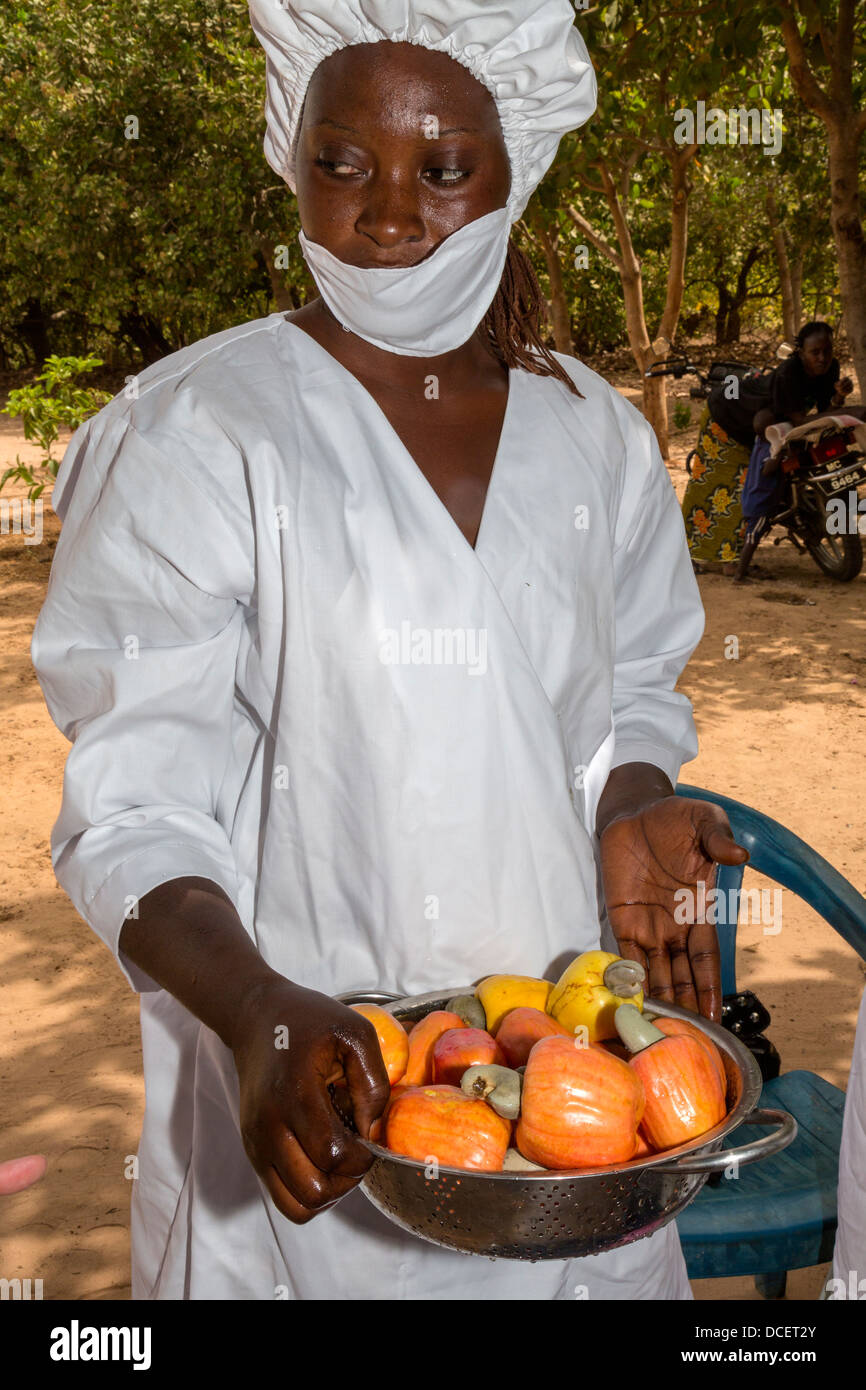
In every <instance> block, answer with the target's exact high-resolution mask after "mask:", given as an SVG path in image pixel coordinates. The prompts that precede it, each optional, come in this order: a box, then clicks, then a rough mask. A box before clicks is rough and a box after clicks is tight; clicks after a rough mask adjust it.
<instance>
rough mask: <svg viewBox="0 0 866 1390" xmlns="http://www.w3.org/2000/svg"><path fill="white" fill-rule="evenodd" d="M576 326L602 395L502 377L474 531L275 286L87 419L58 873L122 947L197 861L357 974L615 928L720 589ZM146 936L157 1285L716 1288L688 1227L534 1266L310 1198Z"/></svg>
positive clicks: (69, 489)
mask: <svg viewBox="0 0 866 1390" xmlns="http://www.w3.org/2000/svg"><path fill="white" fill-rule="evenodd" d="M560 361H561V362H562V364H563V365H564V366H565V368H566V369H567V370H568V371H569V372H570V373H571V374H572V376H573V378H574V379H575V381H576V382H577V384H578V386H579V388H580V390H581V391H582V392H583V394H584V396H585V398H586V399H585V400H579V399H577V398H576V397H574V396H572V395H571V394H570V393H569V392H568V391H566V389H565V388H564V387H563V386H562V385H561V384H560V383H559V382H557V381H555V380H553V379H549V378H542V377H536V376H531V375H530V374H528V373H526V372H523V371H520V370H514V371H512V372H511V374H510V387H509V397H508V404H507V411H506V418H505V422H504V425H503V430H502V437H501V442H500V445H499V450H498V453H497V457H496V463H495V467H494V470H493V475H492V478H491V482H490V487H489V491H488V495H487V501H486V505H485V508H484V513H483V518H482V523H481V529H480V533H479V536H478V543H477V546H476V548H475V550H473V548H472V547H471V545H469V543H468V542H467V541H466V539H465V537H464V536H463V534H462V533H461V531H460V530H459V528H458V526H457V524H456V522H455V521H454V520H453V519H452V517H451V516H450V514H449V513H448V511H447V509H446V508H445V506H444V505H443V503H442V502H441V501H440V500H439V498H438V497H437V495H436V493H435V492H434V490H433V489H432V488H431V486H430V484H429V483H428V482H427V480H426V479H425V477H424V475H423V474H422V473H421V471H420V469H419V468H418V467H417V466H416V464H415V463H414V461H413V460H412V458H411V456H410V454H409V453H408V452H407V450H406V448H405V447H404V445H403V444H402V443H401V441H400V439H399V438H398V436H397V434H396V433H395V431H394V430H393V428H392V427H391V425H390V424H389V423H388V421H387V419H386V417H385V415H384V414H383V412H382V410H381V409H380V407H379V406H378V405H377V404H376V402H375V401H374V400H373V398H372V397H371V395H370V394H369V393H368V392H367V391H366V389H365V388H364V387H363V386H362V385H361V384H360V383H359V382H358V381H357V380H356V378H355V377H353V376H352V375H351V373H349V372H348V371H347V370H346V369H345V368H344V367H342V366H341V365H340V364H339V363H338V362H337V361H336V360H335V359H334V358H333V357H332V356H331V355H330V354H329V353H328V352H327V351H326V350H325V349H324V348H322V347H321V346H320V345H319V344H318V343H316V342H315V341H314V339H312V338H311V337H310V336H309V335H308V334H307V333H305V332H304V331H303V330H302V329H301V328H299V327H297V326H296V325H294V324H292V323H290V322H288V321H287V320H286V319H285V318H284V317H283V316H282V315H280V314H273V315H270V316H269V317H267V318H264V319H261V320H257V321H255V322H252V323H247V324H243V325H241V326H239V327H237V328H233V329H231V330H229V331H227V332H225V333H221V334H217V335H216V336H214V337H211V338H208V339H206V340H204V341H202V342H199V343H195V344H193V345H192V346H191V347H189V348H185V349H184V350H182V351H181V352H178V353H175V354H174V355H172V356H171V357H168V358H166V359H164V360H163V361H161V362H159V363H157V364H156V365H155V366H153V367H150V368H148V370H147V371H145V372H143V373H142V374H141V376H140V377H139V379H138V395H137V397H136V398H135V399H126V398H125V397H124V394H121V395H120V396H118V397H116V398H115V399H114V400H113V401H112V402H111V403H110V404H109V405H107V406H106V407H105V408H104V409H103V410H102V411H100V413H99V414H98V415H97V416H95V417H94V418H93V419H92V420H90V421H88V422H87V424H86V425H84V426H83V427H82V428H81V429H80V430H79V431H78V432H77V433H76V434H75V436H74V437H73V439H72V441H71V442H70V445H69V447H68V449H67V452H66V455H65V457H64V460H63V464H62V467H61V470H60V473H59V476H58V479H57V485H56V487H55V492H54V498H53V502H54V506H55V509H56V510H57V511H58V513H59V515H60V516H61V517H62V518H63V521H64V525H63V530H62V534H61V538H60V541H59V543H58V546H57V551H56V556H55V560H54V564H53V567H52V572H51V579H50V585H49V589H48V594H47V598H46V601H45V605H44V607H43V609H42V612H41V614H40V616H39V620H38V623H37V626H36V631H35V634H34V639H33V659H34V664H35V666H36V670H37V673H38V675H39V679H40V683H41V685H42V689H43V691H44V694H45V697H46V700H47V702H48V706H49V709H50V711H51V714H52V717H53V718H54V720H55V721H56V723H57V725H58V727H59V728H60V729H61V730H62V731H63V733H64V734H65V735H66V737H68V738H69V739H70V740H72V741H73V747H72V749H71V751H70V754H69V758H68V761H67V765H66V774H65V781H64V792H63V804H62V807H61V811H60V815H59V819H58V821H57V824H56V826H55V828H54V832H53V837H52V850H53V858H54V865H55V871H56V874H57V878H58V881H59V882H60V884H61V885H62V887H63V888H64V889H65V890H66V892H67V893H68V894H69V896H70V898H71V899H72V901H73V903H74V904H75V906H76V908H77V909H78V911H79V912H80V914H81V915H82V917H84V918H85V920H86V921H87V922H88V923H89V924H90V925H91V926H92V927H93V929H94V930H95V931H96V932H97V933H98V934H99V935H100V936H101V937H102V938H103V940H104V941H105V942H106V943H107V944H108V945H109V946H110V947H111V949H112V950H113V951H114V952H115V953H117V952H118V938H119V935H120V931H121V927H122V925H123V921H124V917H125V914H127V913H128V912H129V910H130V906H131V904H133V903H134V901H135V899H136V898H138V897H141V896H142V895H143V894H145V893H147V892H148V891H149V890H150V889H152V888H154V887H156V886H157V885H158V884H160V883H162V882H164V881H166V880H168V879H171V878H176V877H179V876H184V875H201V876H204V877H206V878H209V879H211V880H212V881H214V882H215V883H217V884H219V885H220V886H221V887H222V888H223V889H224V890H225V892H226V893H227V894H228V895H229V896H230V897H231V899H232V900H233V901H234V903H235V905H236V907H237V910H238V912H239V914H240V917H241V920H242V921H243V923H244V925H245V927H246V929H247V930H248V931H249V933H250V935H251V936H252V938H253V939H254V941H255V942H256V945H257V947H258V949H259V951H260V952H261V954H262V956H263V957H264V958H265V959H266V960H267V961H268V963H269V964H270V965H271V966H272V967H273V968H275V969H276V970H278V971H280V972H281V973H283V974H284V975H286V976H287V977H288V978H290V979H292V980H295V981H297V982H299V983H301V984H304V985H307V986H309V987H312V988H315V989H319V990H322V991H324V992H326V993H329V994H338V993H342V992H343V991H346V990H351V989H363V988H370V987H378V988H380V989H386V990H393V991H395V992H397V993H399V994H401V995H402V994H413V993H419V992H426V991H428V990H431V989H437V988H444V989H446V990H447V989H450V988H451V987H452V986H454V987H460V986H465V985H467V984H468V983H469V982H470V981H474V980H477V979H478V978H479V977H481V976H483V975H485V974H489V973H492V972H497V971H512V970H513V971H515V972H519V973H521V974H527V975H544V974H547V975H549V976H550V975H552V977H553V978H556V972H557V971H558V970H559V968H560V967H561V966H562V965H563V964H564V963H565V962H566V961H567V960H569V959H571V957H572V956H573V955H575V954H576V953H578V952H579V951H581V950H585V949H588V948H590V947H593V946H596V945H597V944H598V942H599V932H600V918H599V896H598V888H597V869H596V856H595V853H594V843H593V830H592V828H593V826H594V819H595V811H596V806H597V803H598V798H599V796H600V794H601V791H602V790H603V788H604V785H605V782H606V780H607V777H608V773H609V772H610V769H611V767H612V766H616V765H619V764H622V763H626V762H632V761H643V762H650V763H654V764H655V765H656V766H658V767H660V768H662V769H663V770H664V772H665V773H666V774H667V775H668V777H670V778H671V780H672V781H676V778H677V775H678V772H679V769H680V765H681V763H682V762H683V761H685V760H688V759H689V758H692V757H694V756H695V753H696V751H697V740H696V737H695V730H694V724H693V719H692V712H691V707H690V705H689V703H688V701H687V699H686V698H685V697H684V696H683V695H680V694H678V693H676V692H675V691H674V688H673V687H674V684H675V682H676V680H677V678H678V676H679V674H680V672H681V670H682V668H683V666H684V665H685V663H686V661H687V660H688V657H689V655H690V654H691V652H692V651H693V649H694V647H695V646H696V644H697V642H698V641H699V639H700V636H701V632H702V630H703V621H704V618H703V609H702V607H701V603H700V598H699V595H698V591H697V586H696V584H695V580H694V577H693V574H692V568H691V564H690V561H689V556H688V551H687V547H686V541H685V535H684V530H683V523H682V518H681V513H680V509H679V506H678V505H677V501H676V497H675V494H674V491H673V488H672V487H671V484H670V481H669V479H668V477H667V474H666V472H665V468H664V465H663V463H662V461H661V458H660V455H659V453H658V449H657V446H656V443H655V436H654V435H653V433H652V431H651V430H650V428H649V426H648V425H647V424H646V422H645V421H644V419H643V417H642V416H641V415H640V413H639V412H638V411H637V410H636V409H634V408H633V407H632V406H631V405H629V404H628V403H627V402H626V401H624V400H623V398H622V397H621V396H620V395H619V394H618V393H617V392H616V391H615V390H614V389H613V388H612V387H610V386H608V385H607V384H606V383H605V382H604V381H602V380H601V378H600V377H598V376H596V375H595V374H594V373H593V372H591V371H589V370H588V368H586V367H584V366H583V365H581V364H580V363H578V362H576V361H574V360H573V359H571V358H568V357H561V358H560ZM430 394H431V396H432V394H433V393H432V391H431V393H430ZM418 409H419V411H421V410H423V411H426V412H429V417H430V428H431V430H435V428H436V411H437V402H436V400H435V399H427V398H426V397H425V399H424V400H422V401H419V406H418ZM605 925H606V923H605ZM607 930H608V931H609V927H607ZM119 962H120V965H121V968H122V969H123V970H124V972H125V974H126V976H127V978H128V979H129V981H130V983H131V985H132V986H133V988H135V989H136V990H138V991H141V992H142V993H141V1005H142V1008H141V1019H142V1036H143V1049H144V1072H145V1083H146V1113H145V1118H144V1128H143V1134H142V1140H141V1147H140V1152H139V1157H140V1167H139V1179H138V1181H137V1182H136V1184H135V1189H134V1195H133V1205H132V1236H133V1297H135V1298H196V1299H200V1298H223V1297H225V1298H232V1299H237V1298H243V1299H269V1298H274V1297H275V1296H277V1297H280V1296H286V1295H287V1296H289V1297H298V1298H313V1297H327V1298H338V1299H373V1298H378V1297H383V1298H390V1299H394V1298H407V1299H410V1298H417V1299H428V1298H429V1299H435V1298H455V1297H456V1298H476V1297H477V1298H481V1297H484V1298H490V1297H495V1298H511V1297H515V1298H516V1297H520V1298H537V1299H550V1298H573V1297H574V1296H575V1293H574V1290H575V1288H576V1287H579V1286H581V1285H586V1286H587V1287H588V1289H589V1296H590V1297H605V1298H623V1299H626V1298H635V1297H644V1298H687V1297H689V1296H690V1295H689V1289H688V1284H687V1281H686V1279H685V1267H684V1264H683V1261H682V1256H681V1254H680V1251H679V1245H678V1241H677V1238H676V1232H675V1228H674V1227H673V1226H669V1227H668V1228H666V1230H664V1231H661V1232H659V1233H657V1234H656V1235H654V1236H652V1237H650V1238H649V1239H645V1240H643V1241H640V1242H638V1243H637V1244H635V1245H632V1246H629V1247H627V1248H625V1249H624V1250H622V1251H618V1252H613V1253H612V1254H610V1255H605V1256H595V1257H593V1258H592V1259H589V1260H585V1261H580V1262H574V1261H572V1262H540V1263H539V1264H536V1265H529V1264H522V1263H518V1262H514V1261H507V1260H498V1261H496V1262H494V1263H491V1262H490V1261H487V1260H481V1259H476V1258H473V1257H469V1256H464V1255H461V1254H454V1253H451V1252H445V1251H443V1250H441V1249H438V1248H437V1247H434V1246H432V1245H429V1244H426V1243H424V1242H421V1241H418V1240H415V1239H414V1238H412V1237H410V1236H407V1235H404V1234H403V1233H401V1232H400V1231H399V1230H398V1229H397V1228H396V1227H395V1226H393V1225H391V1224H390V1223H389V1222H388V1221H387V1220H386V1219H385V1218H384V1217H382V1216H380V1214H379V1213H378V1212H376V1211H375V1210H374V1209H373V1208H372V1206H371V1205H370V1204H369V1203H368V1202H367V1200H366V1198H365V1197H364V1196H363V1194H362V1193H361V1192H359V1191H355V1192H353V1193H351V1194H350V1195H349V1196H348V1197H347V1198H346V1199H345V1200H344V1201H343V1202H341V1203H340V1204H339V1205H338V1206H337V1207H335V1208H334V1209H333V1210H332V1211H331V1212H328V1213H326V1214H324V1215H322V1216H320V1217H317V1218H316V1219H315V1220H314V1221H312V1222H311V1223H310V1224H309V1225H308V1226H305V1227H297V1226H294V1225H293V1224H292V1223H291V1222H289V1221H288V1220H286V1219H285V1218H284V1217H283V1216H282V1215H281V1214H280V1213H279V1212H278V1211H277V1210H276V1208H275V1207H274V1206H273V1204H272V1203H271V1201H270V1199H269V1197H268V1196H267V1194H266V1192H265V1189H264V1188H263V1186H262V1185H261V1184H260V1183H259V1180H258V1178H257V1177H256V1175H255V1173H254V1172H253V1169H252V1167H251V1166H250V1164H249V1161H248V1160H247V1158H246V1154H245V1152H244V1150H243V1146H242V1142H241V1139H240V1135H239V1130H238V1101H237V1077H236V1073H235V1070H234V1065H233V1061H232V1058H231V1054H230V1053H229V1052H228V1050H227V1049H226V1048H225V1047H224V1046H223V1044H222V1043H221V1042H220V1040H219V1039H218V1038H217V1037H216V1035H215V1034H214V1033H213V1032H211V1031H210V1030H209V1029H207V1028H205V1027H203V1026H202V1025H201V1024H200V1023H199V1022H198V1020H197V1019H195V1018H194V1017H193V1016H192V1015H191V1014H190V1013H188V1012H187V1011H186V1010H185V1009H184V1008H182V1007H181V1005H180V1004H179V1003H178V1002H177V1001H176V1000H175V999H174V998H173V997H171V996H169V995H168V994H167V993H166V992H165V991H162V990H159V989H157V988H156V986H155V983H154V982H153V981H152V980H150V979H149V978H148V977H147V976H146V975H145V974H144V973H143V972H142V971H141V970H139V969H138V968H137V967H136V966H135V965H133V964H132V962H130V961H128V960H126V959H125V958H124V957H123V956H119ZM275 1290H276V1291H277V1292H276V1294H275Z"/></svg>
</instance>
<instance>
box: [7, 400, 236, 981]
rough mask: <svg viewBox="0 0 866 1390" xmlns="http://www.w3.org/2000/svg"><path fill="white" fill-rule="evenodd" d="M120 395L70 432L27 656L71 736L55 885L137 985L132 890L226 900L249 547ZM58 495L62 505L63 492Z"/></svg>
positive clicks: (231, 513)
mask: <svg viewBox="0 0 866 1390" xmlns="http://www.w3.org/2000/svg"><path fill="white" fill-rule="evenodd" d="M117 405H118V402H117V401H115V402H113V403H112V404H111V405H110V406H108V407H106V409H105V410H104V411H102V412H100V414H99V415H98V416H96V417H94V418H93V419H92V420H90V421H88V422H87V424H86V425H85V426H83V427H82V429H81V430H79V431H78V432H77V433H76V435H75V436H74V437H73V439H72V441H71V442H70V445H69V447H68V449H67V453H66V455H65V456H64V460H63V465H62V467H61V470H60V474H59V476H58V480H57V486H56V487H55V493H54V498H53V501H54V504H55V507H56V508H57V510H58V514H59V515H61V516H62V517H63V519H64V525H63V530H62V533H61V537H60V540H59V543H58V546H57V550H56V554H55V558H54V563H53V566H52V571H51V578H50V582H49V587H48V593H47V596H46V600H45V603H44V606H43V608H42V610H41V612H40V614H39V618H38V621H37V623H36V627H35V630H34V634H33V641H32V647H31V654H32V659H33V664H34V666H35V669H36V673H37V675H38V678H39V682H40V685H41V687H42V691H43V694H44V696H45V700H46V702H47V705H48V709H49V711H50V713H51V716H52V718H53V720H54V722H55V723H56V724H57V726H58V728H59V729H60V730H61V732H62V733H63V734H64V735H65V737H66V738H68V739H69V740H70V741H71V742H72V745H73V746H72V749H71V751H70V753H69V756H68V759H67V763H66V769H65V774H64V782H63V798H62V804H61V809H60V814H59V817H58V819H57V822H56V824H55V826H54V829H53V832H52V837H51V850H52V860H53V864H54V869H55V873H56V876H57V880H58V882H59V884H60V885H61V887H62V888H63V889H64V890H65V891H66V893H67V894H68V895H69V897H70V898H71V900H72V902H73V904H74V905H75V907H76V909H77V910H78V912H79V913H80V914H81V916H82V917H83V918H84V919H85V921H87V922H88V923H89V925H90V926H91V927H92V928H93V930H94V931H95V932H96V933H97V934H98V935H99V936H100V937H101V938H102V940H103V941H105V942H106V944H107V945H108V946H109V947H110V948H111V950H112V951H113V952H114V953H115V956H117V958H118V962H119V964H120V967H121V969H122V970H123V972H124V974H125V975H126V977H127V979H128V980H129V982H130V984H131V985H132V987H133V988H134V989H136V990H140V991H145V990H152V989H155V988H156V987H157V986H156V985H155V984H154V982H153V981H152V980H151V979H150V978H149V977H148V976H147V975H146V974H144V972H142V971H140V970H138V969H137V967H136V966H135V965H134V964H133V963H132V962H130V961H128V960H126V959H125V958H124V957H122V956H121V955H120V954H119V948H118V940H119V936H120V931H121V928H122V925H123V922H124V919H125V918H126V917H127V916H128V915H129V912H130V908H131V906H132V905H133V904H134V902H135V901H136V900H137V899H138V898H141V897H142V896H143V895H144V894H145V893H147V892H149V891H150V890H151V889H152V888H155V887H157V886H158V885H159V884H160V883H163V882H166V881H167V880H169V879H172V878H177V877H183V876H186V875H196V876H202V877H205V878H209V879H211V880H213V881H214V882H215V883H217V884H219V885H220V887H222V888H223V889H224V891H225V892H226V893H227V894H228V895H229V897H230V898H232V900H233V901H235V902H236V901H237V877H236V871H235V864H234V859H233V855H232V847H231V843H230V840H229V836H228V834H227V831H226V828H225V827H224V826H223V825H221V824H220V823H219V821H218V820H217V818H216V804H217V799H218V793H219V789H220V784H221V782H222V779H223V776H224V773H225V769H226V766H227V762H228V759H229V756H230V750H231V721H232V708H233V695H234V685H235V666H236V660H237V654H238V645H239V638H240V634H241V630H242V626H243V620H244V607H243V604H242V603H241V602H240V601H239V599H240V597H241V595H242V594H243V592H244V591H245V590H249V588H250V586H251V578H250V573H249V571H250V568H251V559H250V555H251V553H252V547H251V546H249V545H248V544H247V537H246V536H245V532H244V519H243V518H239V517H237V515H236V506H235V504H234V501H233V499H230V498H229V497H228V496H226V495H225V494H224V493H223V492H222V490H221V488H220V486H219V485H218V483H217V482H216V481H215V480H213V479H212V478H210V477H209V476H208V469H207V463H206V459H205V456H206V452H207V447H208V443H207V442H205V444H204V446H202V444H201V442H200V441H199V442H197V443H196V445H195V447H196V449H197V453H196V454H194V453H193V452H192V446H191V445H190V446H188V444H187V441H186V440H185V439H183V438H181V439H180V440H179V441H178V442H177V444H176V447H174V448H173V449H169V448H166V447H164V441H165V436H162V438H163V444H162V445H161V446H160V447H159V449H157V448H155V447H154V445H153V444H151V443H149V442H148V441H147V440H146V439H145V438H143V437H142V435H141V434H139V433H138V432H137V431H136V430H135V428H134V427H133V425H132V424H131V423H130V420H129V418H128V414H124V413H123V411H122V410H121V411H118V409H117V408H116V407H117ZM58 499H59V500H58Z"/></svg>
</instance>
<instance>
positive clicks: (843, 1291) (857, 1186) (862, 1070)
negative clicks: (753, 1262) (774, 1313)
mask: <svg viewBox="0 0 866 1390" xmlns="http://www.w3.org/2000/svg"><path fill="white" fill-rule="evenodd" d="M838 1202H839V1205H838V1215H839V1225H838V1228H837V1230H836V1244H835V1248H834V1251H833V1268H832V1271H831V1279H832V1280H833V1281H835V1284H833V1285H832V1287H831V1290H830V1293H831V1296H832V1297H833V1298H837V1299H838V1298H854V1299H858V1300H860V1299H864V1298H866V993H864V995H863V998H862V999H861V1001H860V1013H859V1014H858V1017H857V1032H856V1033H855V1035H854V1056H853V1058H852V1060H851V1075H850V1076H849V1078H848V1091H847V1094H846V1096H845V1118H844V1120H843V1122H842V1146H841V1149H840V1151H839V1192H838Z"/></svg>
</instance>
